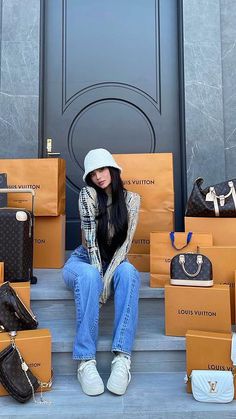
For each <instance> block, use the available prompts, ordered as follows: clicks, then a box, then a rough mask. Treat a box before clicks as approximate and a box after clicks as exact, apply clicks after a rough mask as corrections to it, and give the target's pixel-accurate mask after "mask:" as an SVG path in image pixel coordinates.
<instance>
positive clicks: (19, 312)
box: [0, 282, 38, 332]
mask: <svg viewBox="0 0 236 419" xmlns="http://www.w3.org/2000/svg"><path fill="white" fill-rule="evenodd" d="M37 326H38V321H37V319H36V316H35V315H34V314H33V313H32V311H31V310H29V309H28V308H27V307H26V306H25V305H24V303H23V302H22V300H21V299H20V297H19V296H18V295H17V293H16V292H15V290H14V289H13V288H12V287H11V286H10V283H9V282H4V283H3V284H2V285H1V286H0V331H1V332H9V331H12V330H30V329H36V328H37Z"/></svg>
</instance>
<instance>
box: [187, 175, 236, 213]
mask: <svg viewBox="0 0 236 419" xmlns="http://www.w3.org/2000/svg"><path fill="white" fill-rule="evenodd" d="M202 183H203V179H202V178H198V179H196V180H195V182H194V185H193V190H192V192H191V194H190V197H189V199H188V202H187V206H186V212H185V215H186V216H187V217H236V191H235V190H236V179H233V180H229V181H226V182H222V183H218V184H217V185H213V186H209V187H207V188H205V189H202V188H201V185H202Z"/></svg>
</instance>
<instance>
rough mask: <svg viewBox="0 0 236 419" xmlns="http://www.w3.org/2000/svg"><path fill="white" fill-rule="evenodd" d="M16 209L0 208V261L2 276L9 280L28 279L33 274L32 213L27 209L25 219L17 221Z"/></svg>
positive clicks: (19, 280)
mask: <svg viewBox="0 0 236 419" xmlns="http://www.w3.org/2000/svg"><path fill="white" fill-rule="evenodd" d="M17 211H18V210H16V209H13V208H0V232H1V234H0V261H3V262H4V278H5V280H6V281H10V282H21V281H30V279H31V277H32V276H33V229H32V227H31V220H30V217H32V214H31V213H30V212H29V211H27V215H28V217H27V220H26V221H18V220H17V219H16V212H17ZM30 231H31V237H29V232H30Z"/></svg>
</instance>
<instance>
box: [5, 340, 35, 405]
mask: <svg viewBox="0 0 236 419" xmlns="http://www.w3.org/2000/svg"><path fill="white" fill-rule="evenodd" d="M0 382H1V384H2V385H3V387H4V388H5V390H6V391H7V392H8V393H9V394H10V395H11V396H12V397H13V398H14V399H15V400H17V401H18V402H20V403H25V402H27V401H28V400H29V399H31V397H32V395H33V394H34V392H35V391H36V390H37V389H38V387H39V385H40V383H39V382H38V380H37V378H36V377H35V376H34V375H33V374H32V372H31V371H30V369H29V368H28V366H27V364H26V363H25V362H24V359H23V358H22V356H21V354H20V352H19V351H18V348H16V346H14V345H9V346H7V348H5V349H4V350H3V351H2V352H1V353H0Z"/></svg>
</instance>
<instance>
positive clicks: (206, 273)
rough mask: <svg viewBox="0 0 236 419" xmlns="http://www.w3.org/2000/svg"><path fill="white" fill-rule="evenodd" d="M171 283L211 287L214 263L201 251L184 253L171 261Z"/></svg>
mask: <svg viewBox="0 0 236 419" xmlns="http://www.w3.org/2000/svg"><path fill="white" fill-rule="evenodd" d="M170 283H171V284H172V285H189V286H195V287H196V286H198V287H211V286H212V285H213V279H212V263H211V261H210V260H209V259H208V258H207V257H206V256H204V255H201V254H200V253H182V254H180V255H176V256H174V257H173V258H172V259H171V262H170Z"/></svg>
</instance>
